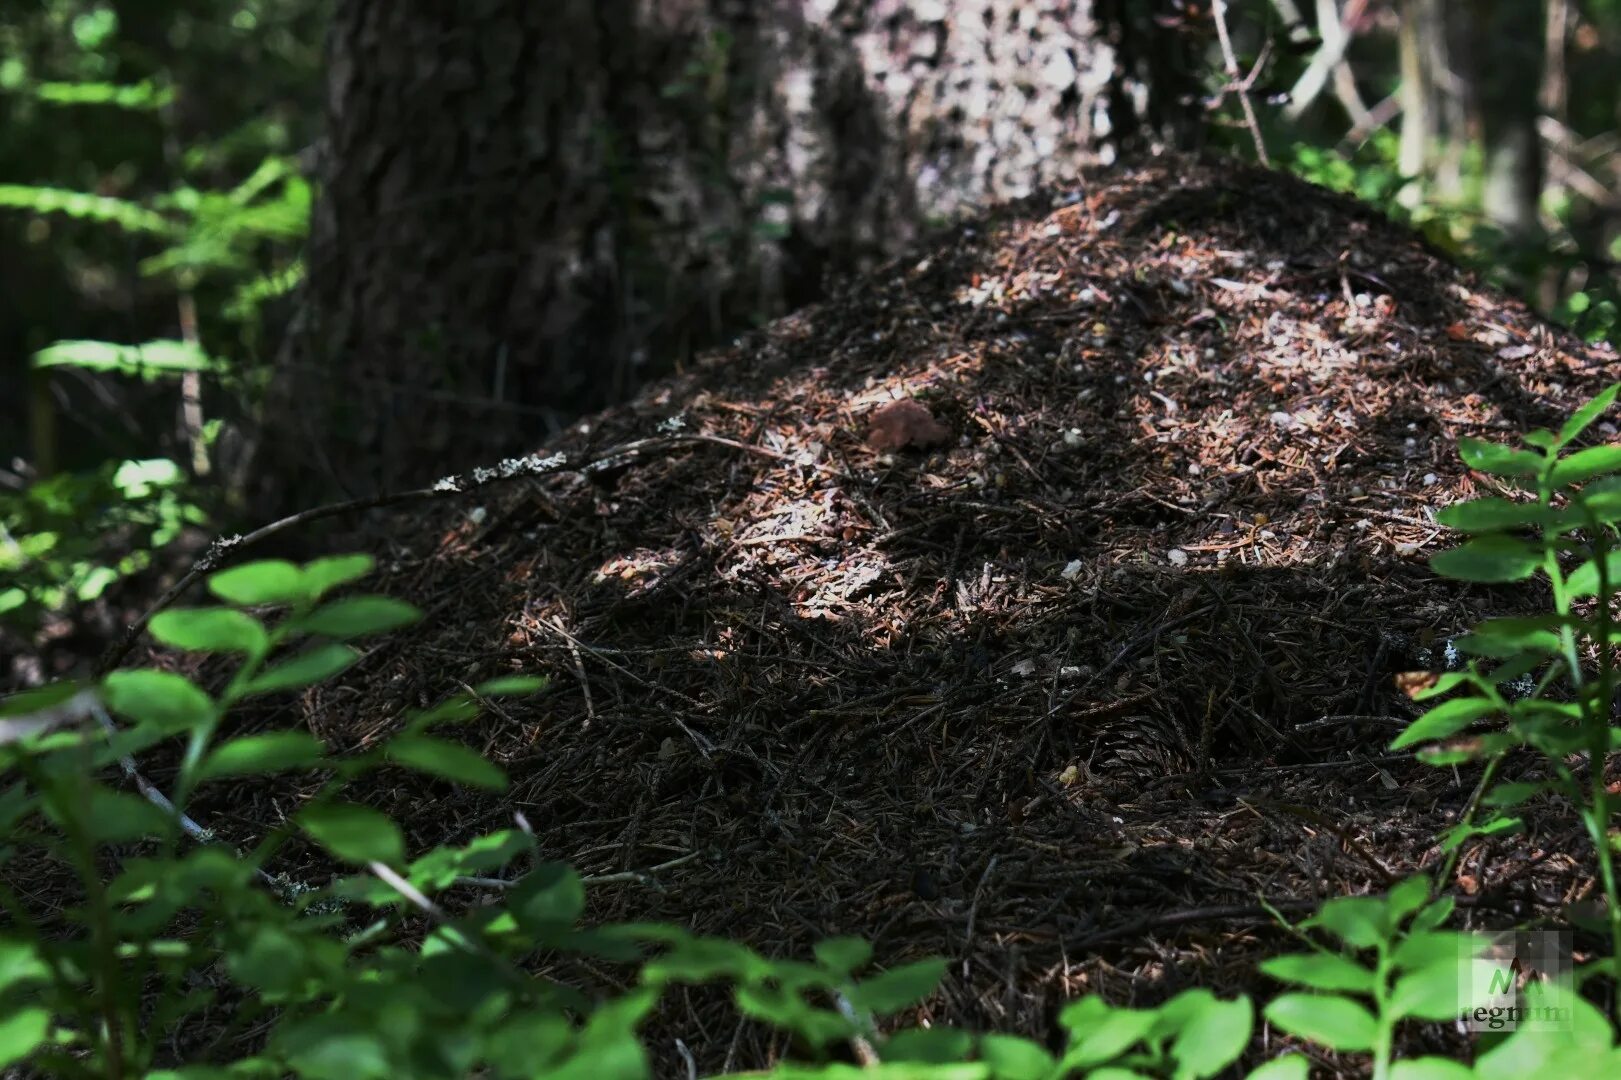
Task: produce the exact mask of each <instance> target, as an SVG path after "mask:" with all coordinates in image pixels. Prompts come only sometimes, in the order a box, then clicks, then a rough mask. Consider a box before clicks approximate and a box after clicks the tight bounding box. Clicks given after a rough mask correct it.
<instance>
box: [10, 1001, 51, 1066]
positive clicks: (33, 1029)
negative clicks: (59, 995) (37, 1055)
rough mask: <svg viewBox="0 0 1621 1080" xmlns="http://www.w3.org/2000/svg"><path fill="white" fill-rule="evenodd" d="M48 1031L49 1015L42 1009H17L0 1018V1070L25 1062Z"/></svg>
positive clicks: (49, 1025)
mask: <svg viewBox="0 0 1621 1080" xmlns="http://www.w3.org/2000/svg"><path fill="white" fill-rule="evenodd" d="M50 1030H51V1014H50V1013H48V1012H46V1011H45V1010H44V1009H17V1010H16V1011H14V1012H12V1013H11V1014H10V1015H8V1016H5V1017H3V1018H0V1069H3V1068H6V1067H8V1066H11V1065H15V1064H16V1063H17V1062H19V1061H23V1060H26V1059H27V1057H28V1055H30V1054H32V1053H33V1052H34V1051H35V1050H37V1049H38V1048H39V1045H40V1044H41V1043H43V1042H44V1041H45V1037H46V1036H47V1035H48V1034H50Z"/></svg>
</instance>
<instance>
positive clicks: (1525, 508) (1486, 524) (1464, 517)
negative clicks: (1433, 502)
mask: <svg viewBox="0 0 1621 1080" xmlns="http://www.w3.org/2000/svg"><path fill="white" fill-rule="evenodd" d="M1547 516H1548V512H1547V509H1546V508H1545V507H1543V505H1542V504H1541V503H1534V502H1512V501H1510V500H1508V499H1499V498H1490V499H1474V500H1472V501H1470V502H1465V503H1455V504H1453V505H1452V506H1448V507H1446V508H1444V509H1442V510H1441V511H1440V513H1438V514H1436V515H1435V520H1436V521H1437V522H1439V523H1440V524H1442V525H1445V526H1446V527H1447V528H1449V529H1457V530H1458V531H1459V532H1466V533H1492V532H1503V531H1505V530H1508V529H1521V528H1526V527H1528V526H1533V525H1540V524H1542V523H1543V521H1545V520H1546V519H1547Z"/></svg>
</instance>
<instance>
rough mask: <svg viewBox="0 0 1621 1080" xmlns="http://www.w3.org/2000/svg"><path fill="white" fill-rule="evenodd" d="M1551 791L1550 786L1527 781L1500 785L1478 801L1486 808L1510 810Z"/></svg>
mask: <svg viewBox="0 0 1621 1080" xmlns="http://www.w3.org/2000/svg"><path fill="white" fill-rule="evenodd" d="M1551 789H1552V785H1550V784H1547V783H1533V782H1531V781H1529V780H1521V781H1515V782H1513V783H1502V784H1498V785H1497V786H1496V787H1494V788H1492V789H1491V790H1490V791H1488V792H1487V793H1486V795H1485V797H1484V798H1482V799H1481V800H1480V801H1481V802H1482V803H1484V804H1485V805H1486V806H1495V807H1497V808H1498V809H1500V810H1512V809H1513V808H1514V807H1516V806H1519V805H1520V804H1521V803H1525V802H1529V801H1530V800H1531V799H1534V798H1536V797H1537V796H1538V795H1540V794H1542V793H1543V792H1544V791H1549V790H1551Z"/></svg>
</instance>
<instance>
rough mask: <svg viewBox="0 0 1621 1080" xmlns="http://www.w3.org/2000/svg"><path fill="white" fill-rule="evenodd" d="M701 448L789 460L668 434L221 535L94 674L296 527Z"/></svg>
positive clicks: (511, 465)
mask: <svg viewBox="0 0 1621 1080" xmlns="http://www.w3.org/2000/svg"><path fill="white" fill-rule="evenodd" d="M700 443H707V444H711V445H714V446H724V447H727V448H729V449H733V450H742V451H744V452H746V453H751V454H759V455H761V456H764V457H770V458H776V459H780V460H789V461H791V460H793V459H792V458H791V457H790V456H789V455H787V454H783V453H779V452H778V451H775V450H770V449H767V448H766V447H763V446H751V445H748V444H746V443H740V442H735V441H733V440H731V439H724V438H721V437H720V436H717V435H705V434H701V433H692V434H681V435H668V436H662V437H654V438H649V439H638V440H636V441H634V442H628V443H623V444H621V445H619V446H615V447H613V448H611V449H609V450H605V451H600V452H598V453H596V454H591V455H587V456H578V457H570V456H569V455H566V454H550V455H547V456H545V457H542V456H540V455H538V454H531V455H529V456H528V457H522V458H508V459H507V460H505V461H503V462H501V463H500V464H499V465H496V466H493V467H480V468H476V469H473V470H472V471H470V472H466V473H462V474H460V475H458V476H447V477H445V478H443V479H442V480H439V481H438V482H437V483H435V484H434V485H433V486H432V487H425V488H417V489H416V490H414V491H400V492H395V493H393V494H385V495H368V496H365V497H363V498H359V499H349V500H347V501H345V502H338V503H330V504H328V505H326V506H316V507H311V508H310V509H308V510H300V511H299V512H298V513H296V514H290V515H288V516H287V517H284V518H282V519H280V520H279V521H273V522H271V523H270V524H269V525H263V526H260V527H259V528H257V529H255V530H253V531H252V532H250V533H248V534H247V535H245V536H222V537H220V538H219V539H218V540H215V541H214V542H213V543H212V544H210V545H209V546H208V550H206V551H204V552H203V554H202V555H201V557H199V558H198V559H197V561H196V562H195V563H194V564H193V565H192V567H191V569H190V570H188V571H186V573H184V574H182V575H181V577H180V580H178V581H176V582H175V583H174V584H173V585H171V586H170V587H169V588H168V589H167V590H166V591H165V592H164V594H163V595H162V596H160V597H158V600H157V603H155V604H153V605H152V607H151V608H150V609H148V610H147V611H146V613H145V614H143V615H142V616H141V617H140V618H139V619H137V620H135V622H133V623H131V624H130V625H129V626H128V627H127V628H126V629H125V631H124V633H123V635H122V636H121V637H120V638H119V639H118V641H116V642H115V643H114V644H113V645H112V646H111V647H110V648H109V649H108V650H107V651H106V652H105V653H103V654H102V656H101V659H100V660H98V661H97V663H96V667H95V674H96V675H97V676H98V677H99V676H102V675H105V674H106V673H107V672H109V671H111V670H112V669H113V668H115V667H117V666H118V664H119V663H120V662H121V661H122V660H123V659H124V657H125V656H127V655H129V651H130V650H131V649H132V648H134V647H135V642H136V641H137V640H138V639H139V638H140V636H141V634H142V633H143V632H144V631H145V630H146V627H147V624H148V623H150V622H151V621H152V616H154V615H156V614H157V613H158V612H160V611H163V610H164V609H166V608H167V607H168V606H169V605H170V604H172V603H174V602H175V600H177V599H178V598H179V597H180V596H181V594H182V593H184V592H185V591H186V590H187V589H189V588H191V586H192V585H194V584H195V583H196V582H197V580H198V579H199V578H201V577H202V576H203V575H205V574H207V573H209V572H210V571H212V570H214V569H217V568H218V567H219V566H221V565H223V564H224V563H225V562H226V561H227V560H228V559H229V558H230V557H231V556H233V555H235V554H236V553H237V552H239V551H241V550H243V549H245V548H248V547H252V546H253V545H254V544H257V543H259V542H260V541H261V540H266V539H268V538H270V537H272V536H275V535H276V534H277V533H282V532H286V531H287V530H288V529H293V528H297V527H298V526H300V525H307V524H309V523H310V522H312V521H320V520H323V519H325V518H330V517H340V516H342V515H344V514H352V513H358V512H360V511H362V510H376V509H380V508H382V507H386V506H399V505H401V504H404V503H413V502H423V501H426V500H429V499H443V498H448V497H451V496H454V495H460V494H463V493H465V492H469V491H477V490H479V489H481V488H484V487H488V486H489V485H491V484H495V483H498V482H501V481H505V480H518V479H523V478H526V477H529V478H536V477H542V476H550V475H553V474H556V473H564V472H578V473H582V474H587V475H589V474H591V473H596V472H603V471H607V470H609V469H612V468H615V467H617V466H620V465H623V464H624V463H625V462H627V461H633V460H636V459H639V458H647V457H651V456H653V455H656V454H661V453H665V452H668V451H670V450H673V449H676V448H677V447H681V446H693V445H697V444H700Z"/></svg>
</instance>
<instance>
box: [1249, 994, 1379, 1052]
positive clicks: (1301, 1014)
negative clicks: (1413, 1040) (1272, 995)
mask: <svg viewBox="0 0 1621 1080" xmlns="http://www.w3.org/2000/svg"><path fill="white" fill-rule="evenodd" d="M1266 1018H1267V1019H1268V1020H1269V1021H1271V1022H1272V1023H1273V1024H1274V1025H1276V1026H1277V1027H1280V1028H1282V1029H1283V1030H1284V1031H1287V1032H1288V1033H1289V1034H1291V1035H1298V1036H1299V1037H1300V1038H1302V1039H1310V1040H1311V1041H1312V1042H1314V1043H1317V1044H1318V1045H1319V1046H1326V1047H1327V1048H1329V1049H1330V1050H1339V1051H1341V1052H1345V1051H1353V1050H1369V1049H1372V1048H1373V1041H1374V1038H1375V1037H1376V1036H1377V1034H1378V1031H1379V1022H1378V1021H1377V1020H1375V1019H1374V1018H1373V1014H1372V1013H1370V1012H1369V1011H1368V1010H1367V1009H1365V1008H1363V1007H1362V1006H1361V1005H1359V1004H1358V1003H1356V1002H1354V1001H1350V1000H1348V999H1346V998H1340V997H1328V996H1326V995H1322V994H1285V995H1283V996H1282V997H1280V998H1278V999H1276V1000H1275V1001H1273V1002H1272V1004H1270V1005H1268V1006H1267V1007H1266Z"/></svg>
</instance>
